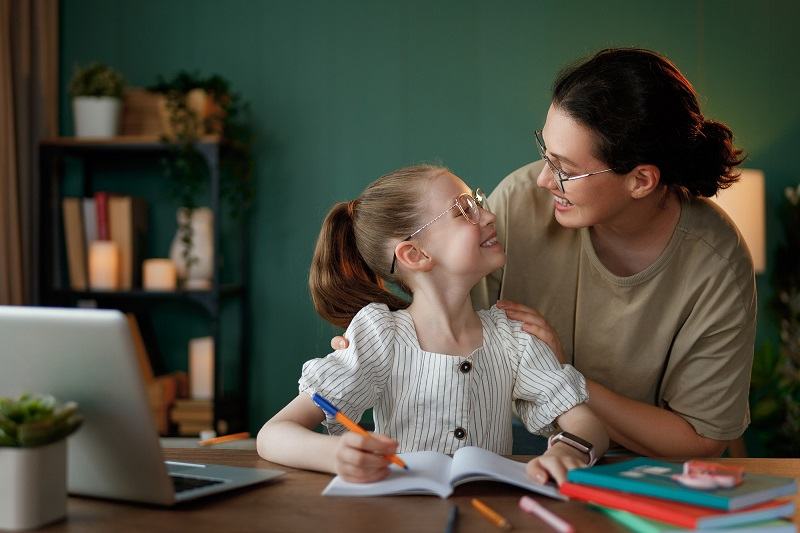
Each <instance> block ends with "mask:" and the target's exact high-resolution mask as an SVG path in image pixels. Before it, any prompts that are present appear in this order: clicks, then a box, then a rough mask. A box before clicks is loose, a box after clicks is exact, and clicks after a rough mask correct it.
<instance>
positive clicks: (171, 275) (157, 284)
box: [142, 259, 177, 291]
mask: <svg viewBox="0 0 800 533" xmlns="http://www.w3.org/2000/svg"><path fill="white" fill-rule="evenodd" d="M142 270H143V272H142V287H144V289H145V290H148V291H174V290H175V287H176V285H177V282H176V279H177V277H176V273H175V263H173V262H172V260H170V259H146V260H145V261H144V263H143V264H142Z"/></svg>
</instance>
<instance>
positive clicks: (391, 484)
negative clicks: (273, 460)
mask: <svg viewBox="0 0 800 533" xmlns="http://www.w3.org/2000/svg"><path fill="white" fill-rule="evenodd" d="M398 456H399V457H400V458H401V459H403V461H405V463H406V465H407V466H408V470H404V469H402V468H399V467H397V466H395V465H390V469H391V471H390V474H389V477H387V478H386V479H383V480H381V481H376V482H374V483H350V482H347V481H345V480H343V479H342V478H341V477H339V476H336V477H335V478H333V480H332V481H331V482H330V483H329V484H328V486H327V487H325V490H324V491H323V492H322V494H323V495H324V496H380V495H390V494H391V495H395V494H430V495H435V496H439V497H440V498H447V497H448V496H450V494H452V493H453V490H454V488H455V487H457V486H459V485H462V484H464V483H468V482H470V481H499V482H501V483H507V484H509V485H515V486H517V487H521V488H523V489H526V490H529V491H531V492H535V493H537V494H541V495H544V496H549V497H551V498H555V499H557V500H565V499H566V498H565V497H564V496H563V495H562V494H561V493H560V492H559V491H558V488H557V487H556V486H555V485H554V484H551V483H548V484H545V485H542V484H540V483H537V482H535V481H533V480H532V479H530V478H529V477H528V475H527V474H526V472H525V463H521V462H518V461H513V460H511V459H506V458H505V457H501V456H500V455H498V454H496V453H494V452H490V451H488V450H484V449H482V448H478V447H476V446H466V447H464V448H460V449H459V450H457V451H456V452H455V453H454V454H453V457H450V456H449V455H446V454H444V453H441V452H430V451H427V452H409V453H401V454H398Z"/></svg>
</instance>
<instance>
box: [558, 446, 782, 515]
mask: <svg viewBox="0 0 800 533" xmlns="http://www.w3.org/2000/svg"><path fill="white" fill-rule="evenodd" d="M682 471H683V465H682V464H681V463H670V462H667V461H659V460H658V459H649V458H646V457H639V458H636V459H631V460H628V461H622V462H619V463H613V464H609V465H602V466H594V467H592V468H575V469H573V470H570V471H569V473H568V474H567V479H568V480H569V481H572V482H573V483H579V484H582V485H592V486H595V487H604V488H607V489H613V490H619V491H622V492H629V493H632V494H641V495H644V496H652V497H654V498H662V499H664V500H672V501H677V502H684V503H690V504H692V505H699V506H701V507H709V508H712V509H722V510H724V511H733V510H736V509H742V508H744V507H750V506H752V505H756V504H758V503H762V502H767V501H770V500H774V499H775V498H779V497H781V496H789V495H792V494H796V493H797V481H796V480H795V479H794V478H790V477H780V476H766V475H761V474H748V473H746V474H745V475H744V480H743V481H742V483H741V484H740V485H738V486H736V487H733V488H729V489H712V490H701V489H694V488H689V487H686V486H684V485H681V484H680V483H678V482H677V481H675V480H674V479H672V476H673V475H675V474H680V473H681V472H682Z"/></svg>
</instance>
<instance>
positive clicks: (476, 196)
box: [389, 187, 489, 274]
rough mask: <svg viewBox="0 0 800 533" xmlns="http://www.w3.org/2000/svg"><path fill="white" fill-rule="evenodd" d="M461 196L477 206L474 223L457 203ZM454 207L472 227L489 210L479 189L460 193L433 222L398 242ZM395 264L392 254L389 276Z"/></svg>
mask: <svg viewBox="0 0 800 533" xmlns="http://www.w3.org/2000/svg"><path fill="white" fill-rule="evenodd" d="M463 196H468V197H470V198H472V199H473V200H475V205H477V206H478V220H476V221H475V222H473V221H472V220H471V219H470V217H469V216H468V215H467V213H466V211H464V208H463V207H461V204H460V203H458V201H459V200H460V199H461V198H462V197H463ZM456 207H457V208H458V210H459V211H461V214H462V215H463V216H464V220H466V221H467V222H469V223H470V224H472V225H475V224H479V223H480V221H481V210H484V211H488V210H489V208H488V207H487V206H486V194H484V192H483V191H482V190H481V188H480V187H478V188H476V189H475V190H474V191H471V192H462V193H461V194H459V195H458V196H456V200H455V202H453V205H451V206H450V207H448V208H447V209H445V210H444V211H442V212H441V213H439V214H438V215H436V216H435V217H434V218H433V220H431V221H430V222H428V223H427V224H423V225H422V226H421V227H420V228H419V229H418V230H417V231H415V232H414V233H412V234H411V235H409V236H408V237H406V238H405V239H403V240H402V241H400V242H406V241H410V240H411V239H413V238H414V236H415V235H417V234H418V233H419V232H420V231H422V230H424V229H425V228H427V227H428V226H430V225H431V224H433V223H434V222H436V221H437V220H439V219H440V218H442V217H443V216H445V215H446V214H447V213H449V212H450V211H452V210H453V209H454V208H456ZM396 264H397V254H396V253H393V254H392V266H391V268H390V269H389V273H390V274H394V269H395V266H396Z"/></svg>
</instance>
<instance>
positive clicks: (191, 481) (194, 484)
mask: <svg viewBox="0 0 800 533" xmlns="http://www.w3.org/2000/svg"><path fill="white" fill-rule="evenodd" d="M169 477H171V478H172V486H174V487H175V492H176V493H179V492H184V491H187V490H192V489H199V488H200V487H208V486H209V485H219V484H220V483H224V481H221V480H219V479H198V478H196V477H184V476H175V475H170V476H169Z"/></svg>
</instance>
